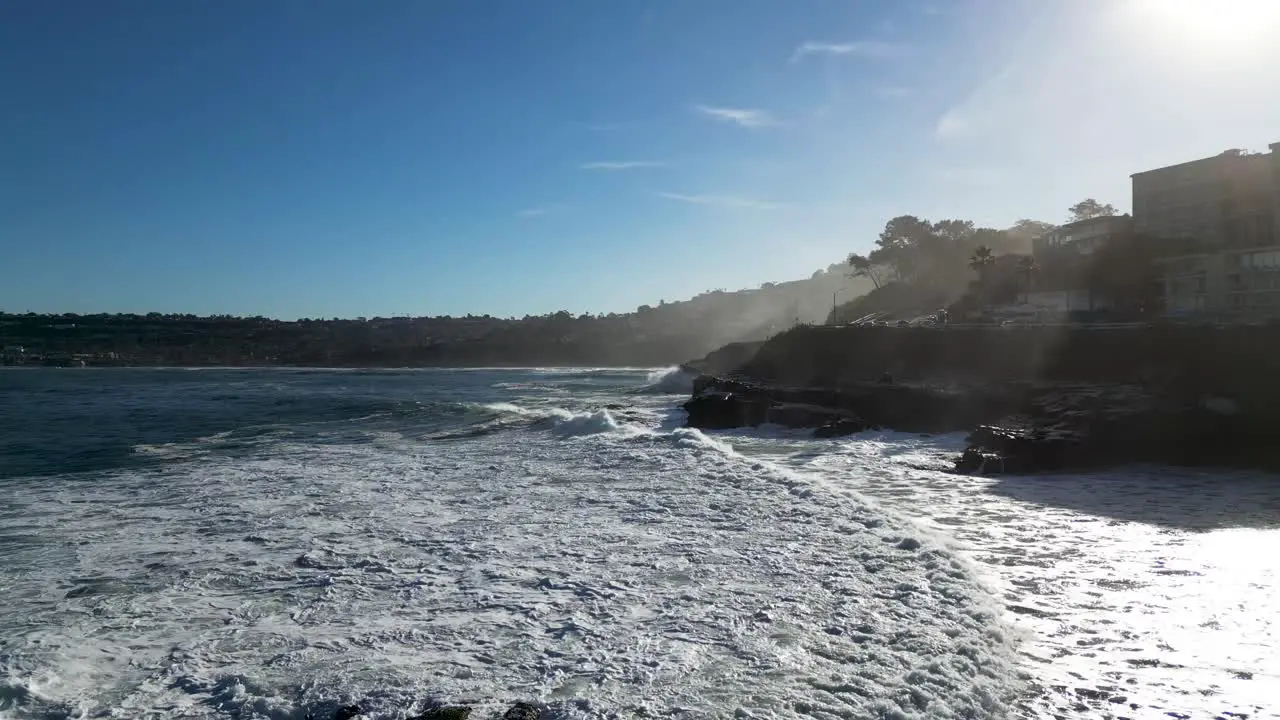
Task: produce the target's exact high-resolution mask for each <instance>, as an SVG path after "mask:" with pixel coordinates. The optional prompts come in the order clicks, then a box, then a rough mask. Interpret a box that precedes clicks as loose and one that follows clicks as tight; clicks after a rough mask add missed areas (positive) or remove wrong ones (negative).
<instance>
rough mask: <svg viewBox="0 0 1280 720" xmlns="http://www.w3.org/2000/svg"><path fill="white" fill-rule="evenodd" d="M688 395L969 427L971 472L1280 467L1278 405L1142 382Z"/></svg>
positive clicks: (716, 415)
mask: <svg viewBox="0 0 1280 720" xmlns="http://www.w3.org/2000/svg"><path fill="white" fill-rule="evenodd" d="M694 387H695V389H696V390H697V393H696V394H695V395H694V397H693V398H691V399H690V400H689V401H688V402H687V403H686V404H685V409H686V410H687V411H688V413H689V419H688V423H689V425H690V426H693V427H698V428H704V429H726V428H737V427H752V426H757V425H761V424H764V423H774V424H778V425H783V426H786V427H792V428H801V427H810V428H814V436H815V437H823V438H826V437H839V436H843V435H849V434H852V433H856V432H860V431H862V430H866V429H871V428H886V429H890V430H898V431H903V432H918V433H940V432H962V431H970V434H969V437H968V447H967V449H966V450H965V451H964V453H963V454H962V455H961V456H960V457H959V458H958V459H957V460H956V461H955V469H956V470H957V471H959V472H965V473H984V474H1002V473H1003V474H1016V473H1040V472H1063V471H1069V470H1082V469H1089V468H1098V467H1106V466H1113V465H1119V464H1127V463H1139V462H1151V463H1163V464H1173V465H1216V466H1234V467H1259V468H1280V442H1276V440H1275V438H1274V437H1273V436H1274V432H1273V430H1272V429H1273V428H1275V427H1280V414H1278V412H1277V409H1276V408H1272V407H1270V406H1269V405H1265V404H1255V405H1253V406H1250V405H1249V404H1248V403H1245V402H1243V401H1240V400H1235V399H1230V398H1226V397H1220V396H1209V395H1194V394H1188V393H1181V394H1177V393H1170V392H1167V391H1164V390H1153V389H1152V388H1149V387H1144V386H1139V385H1065V384H1057V385H1041V386H1037V385H1031V384H1013V383H1011V384H1006V385H1003V386H999V387H992V386H987V385H969V386H950V387H938V386H928V385H923V384H908V383H901V382H897V383H892V384H889V383H880V382H864V383H859V384H849V385H845V386H842V387H816V388H815V387H808V388H794V387H780V386H771V385H767V384H764V383H760V382H752V381H748V380H743V379H741V378H720V377H711V376H702V377H699V378H697V379H696V380H695V382H694Z"/></svg>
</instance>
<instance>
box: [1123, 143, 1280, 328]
mask: <svg viewBox="0 0 1280 720" xmlns="http://www.w3.org/2000/svg"><path fill="white" fill-rule="evenodd" d="M1270 149H1271V152H1269V153H1248V152H1243V151H1240V150H1228V151H1226V152H1224V153H1221V154H1219V155H1215V156H1213V157H1208V158H1202V159H1200V160H1193V161H1191V162H1186V163H1180V164H1177V165H1171V166H1168V167H1163V168H1158V169H1155V170H1147V171H1144V172H1140V173H1135V174H1134V175H1133V176H1132V180H1133V224H1134V230H1135V231H1136V232H1138V233H1142V234H1146V235H1149V236H1152V237H1155V238H1159V239H1162V240H1167V241H1168V242H1169V243H1170V247H1171V248H1176V251H1175V252H1171V253H1170V254H1169V255H1168V256H1165V257H1162V258H1161V259H1160V260H1159V261H1158V264H1159V267H1160V270H1161V275H1162V278H1163V285H1164V296H1165V309H1166V311H1168V312H1170V313H1172V314H1202V313H1203V314H1211V315H1219V316H1271V315H1280V152H1277V149H1280V143H1274V144H1272V145H1271V146H1270Z"/></svg>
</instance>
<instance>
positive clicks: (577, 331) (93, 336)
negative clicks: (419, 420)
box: [0, 264, 864, 366]
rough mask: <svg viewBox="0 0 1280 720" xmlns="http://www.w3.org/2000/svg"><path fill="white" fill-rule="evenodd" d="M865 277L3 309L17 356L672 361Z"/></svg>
mask: <svg viewBox="0 0 1280 720" xmlns="http://www.w3.org/2000/svg"><path fill="white" fill-rule="evenodd" d="M863 287H864V284H863V283H861V282H859V281H854V280H851V279H850V278H848V277H847V275H846V273H845V272H844V269H843V266H841V265H839V264H837V265H833V266H831V267H830V268H827V269H825V270H820V271H818V272H816V273H814V274H813V276H812V277H810V278H808V279H805V280H797V281H793V282H783V283H767V284H766V286H764V287H761V288H758V289H751V290H740V291H736V292H727V291H725V290H719V289H718V290H712V291H709V292H706V293H702V294H700V295H698V296H697V297H694V298H692V299H690V300H686V301H682V302H671V303H668V302H665V301H664V302H659V303H658V305H656V306H649V305H642V306H640V307H639V308H637V310H636V311H635V312H631V313H609V314H602V315H592V314H581V315H575V314H573V313H570V312H568V311H565V310H562V311H559V312H555V313H550V314H546V315H538V316H525V317H523V318H498V317H492V316H489V315H482V316H478V315H468V316H466V317H447V316H446V317H375V318H356V319H338V318H332V319H310V318H304V319H301V320H297V321H281V320H273V319H269V318H265V317H236V316H231V315H215V316H208V317H200V316H195V315H189V314H162V313H148V314H145V315H144V314H96V315H76V314H36V313H25V314H13V313H0V359H2V360H3V362H5V363H6V364H18V363H21V364H66V362H68V361H73V362H76V363H78V362H80V361H81V360H83V361H84V362H85V363H86V364H95V365H113V364H115V365H259V364H261V365H275V364H279V365H309V366H484V365H666V364H675V363H679V362H683V361H685V360H688V359H690V358H693V357H699V356H701V355H704V354H706V353H708V352H710V351H711V350H714V349H716V348H717V347H720V346H721V345H723V344H726V343H729V342H734V341H742V340H760V339H764V338H767V337H769V336H770V335H773V334H775V333H777V332H779V331H781V330H783V329H786V328H788V327H791V326H793V325H794V324H796V323H797V322H815V321H820V320H821V319H822V318H823V317H825V316H826V314H827V313H829V312H830V309H831V305H832V297H833V295H835V294H837V293H838V294H841V295H842V296H845V297H851V296H853V295H854V294H856V293H857V292H859V291H860V289H861V288H863Z"/></svg>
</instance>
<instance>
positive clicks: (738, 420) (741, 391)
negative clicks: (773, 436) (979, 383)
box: [684, 375, 1025, 437]
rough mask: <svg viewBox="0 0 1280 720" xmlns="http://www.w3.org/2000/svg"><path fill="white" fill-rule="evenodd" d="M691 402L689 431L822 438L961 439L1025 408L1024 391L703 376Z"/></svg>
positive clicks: (697, 379)
mask: <svg viewBox="0 0 1280 720" xmlns="http://www.w3.org/2000/svg"><path fill="white" fill-rule="evenodd" d="M693 388H694V394H693V397H692V398H691V399H690V400H689V401H688V402H686V403H685V405H684V408H685V410H686V411H688V413H689V420H688V422H689V425H690V426H691V427H696V428H702V429H707V430H723V429H727V428H736V427H754V426H757V425H762V424H764V423H773V424H777V425H783V426H785V427H792V428H803V427H811V428H821V429H822V432H821V433H820V436H821V437H835V436H838V435H847V434H850V433H853V432H859V431H861V430H865V429H869V428H876V427H885V428H889V429H893V430H902V431H905V432H925V433H933V432H958V431H961V430H968V429H970V428H972V427H974V426H975V425H977V424H980V423H983V422H993V421H995V420H996V419H998V418H1000V417H1003V416H1004V415H1007V414H1009V413H1011V412H1014V411H1016V410H1017V409H1018V408H1019V407H1020V403H1021V402H1022V398H1023V397H1024V394H1025V393H1024V391H1023V390H1022V388H1020V387H1018V386H1005V387H969V388H949V387H931V386H923V385H909V384H905V383H896V384H885V383H879V382H866V383H858V384H850V385H846V386H843V387H837V388H832V387H805V388H795V387H780V386H771V385H766V384H762V383H754V382H749V381H746V380H741V379H737V378H722V377H712V376H707V375H704V376H699V377H697V378H695V380H694V383H693Z"/></svg>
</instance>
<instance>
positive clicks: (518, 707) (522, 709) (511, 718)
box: [502, 702, 541, 720]
mask: <svg viewBox="0 0 1280 720" xmlns="http://www.w3.org/2000/svg"><path fill="white" fill-rule="evenodd" d="M539 717H541V713H540V712H538V708H537V706H535V705H530V704H529V703H523V702H520V703H516V704H515V705H512V706H511V707H510V708H509V709H508V710H507V712H506V713H505V714H504V715H503V716H502V720H538V718H539Z"/></svg>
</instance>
